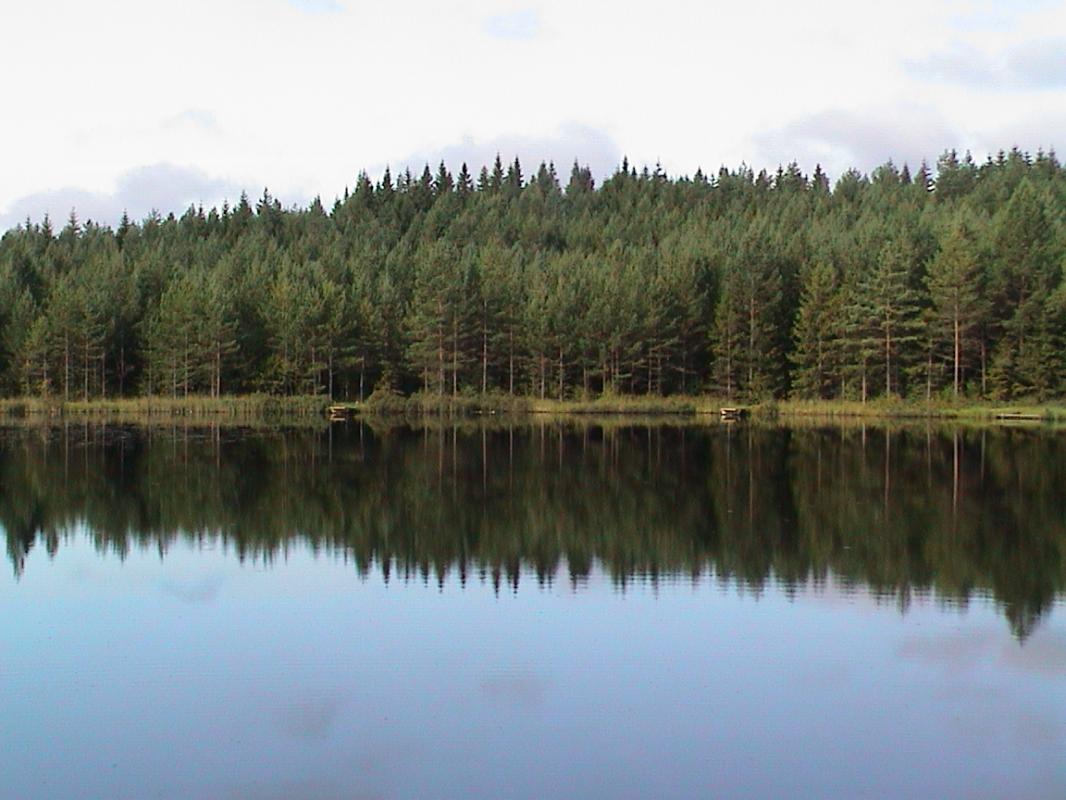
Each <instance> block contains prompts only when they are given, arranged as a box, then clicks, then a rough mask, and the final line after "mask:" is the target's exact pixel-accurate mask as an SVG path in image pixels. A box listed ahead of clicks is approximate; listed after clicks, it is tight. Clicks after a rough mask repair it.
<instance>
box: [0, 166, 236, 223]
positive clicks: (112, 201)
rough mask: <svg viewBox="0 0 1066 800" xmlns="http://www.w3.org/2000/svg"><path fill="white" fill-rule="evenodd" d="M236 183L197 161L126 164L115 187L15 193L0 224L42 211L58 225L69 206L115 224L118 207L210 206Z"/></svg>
mask: <svg viewBox="0 0 1066 800" xmlns="http://www.w3.org/2000/svg"><path fill="white" fill-rule="evenodd" d="M240 191H241V190H240V187H239V186H236V185H235V184H232V183H229V182H227V181H225V180H222V179H221V178H214V177H211V176H210V175H208V174H207V173H206V172H204V171H203V170H200V169H197V168H196V167H182V166H178V165H176V164H166V163H162V164H152V165H149V166H143V167H137V168H135V169H131V170H129V171H127V172H125V173H123V174H122V175H121V176H119V178H118V181H117V182H116V185H115V191H114V192H90V191H86V190H84V189H79V188H77V187H73V186H67V187H63V188H61V189H52V190H49V191H44V192H37V193H35V194H31V195H26V196H25V197H20V198H19V199H17V200H15V201H14V202H13V203H11V205H10V206H8V209H7V211H6V213H3V214H0V230H6V229H7V228H11V227H13V226H15V225H17V224H18V223H20V222H23V221H25V219H26V217H30V218H31V219H33V220H40V219H41V218H42V217H43V216H44V215H45V214H48V215H49V216H50V217H51V218H52V222H53V225H55V226H57V227H58V226H61V225H62V224H63V222H64V221H65V220H66V218H67V215H68V214H70V210H71V209H72V208H73V209H74V210H75V211H76V212H77V215H78V219H80V220H82V221H83V222H84V221H85V220H89V219H91V220H93V221H94V222H99V223H103V224H112V225H113V224H115V223H117V222H118V221H119V219H121V217H122V212H123V211H128V212H129V215H130V217H131V218H133V219H142V218H143V217H145V216H147V215H148V214H149V212H151V211H153V210H155V211H159V212H160V213H162V214H164V215H165V214H167V213H170V212H172V211H173V212H175V213H179V214H180V213H181V212H183V211H184V210H185V209H186V208H188V207H189V206H190V205H192V204H194V203H203V204H204V205H205V206H211V205H214V204H216V203H219V202H221V201H222V199H224V198H226V197H231V198H236V197H237V196H238V195H239V194H240Z"/></svg>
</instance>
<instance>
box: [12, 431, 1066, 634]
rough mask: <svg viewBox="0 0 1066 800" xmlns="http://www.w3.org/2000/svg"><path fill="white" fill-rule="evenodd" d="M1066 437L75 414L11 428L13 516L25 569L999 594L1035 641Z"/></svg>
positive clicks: (903, 600)
mask: <svg viewBox="0 0 1066 800" xmlns="http://www.w3.org/2000/svg"><path fill="white" fill-rule="evenodd" d="M1063 447H1064V444H1063V440H1062V438H1061V437H1060V436H1055V435H1048V434H1046V433H1044V432H1041V431H1039V430H1033V429H1030V430H1022V429H1004V428H999V429H989V430H972V429H971V430H960V429H945V430H943V431H930V430H928V429H926V428H911V429H902V430H888V429H872V428H871V429H866V428H863V427H858V426H856V427H854V428H852V429H839V428H838V429H834V428H810V429H771V428H760V427H754V426H747V427H745V428H740V429H734V428H730V427H727V426H717V427H712V428H707V427H683V426H676V427H675V426H657V427H650V428H649V427H603V426H600V425H595V424H592V425H585V424H580V425H577V424H575V425H568V426H555V425H550V424H547V425H545V424H530V425H524V426H520V427H495V428H494V427H487V426H467V427H464V428H462V429H461V430H460V429H458V428H454V427H448V426H426V427H424V428H421V429H415V430H412V429H408V428H405V427H397V428H390V429H387V430H379V432H375V430H374V429H373V428H371V427H364V426H361V425H360V426H355V425H353V426H347V427H339V428H335V429H334V430H333V431H332V432H320V433H311V432H307V433H296V432H291V431H290V432H288V433H286V434H284V435H277V436H272V435H270V434H268V433H260V434H257V435H255V436H247V437H238V436H234V435H233V434H232V432H226V431H225V430H224V429H223V430H219V429H213V430H212V429H206V428H181V427H176V428H155V429H152V428H148V429H127V428H110V427H98V426H89V425H84V426H83V425H71V426H69V427H67V428H66V429H51V430H50V431H42V430H40V429H28V430H26V431H24V432H22V433H19V434H16V433H12V432H10V431H9V432H8V433H7V434H6V435H5V436H4V438H3V439H2V440H0V529H2V530H3V531H4V533H5V535H6V540H7V541H6V546H7V554H8V557H9V558H10V560H11V565H12V567H13V568H14V571H15V574H16V576H18V575H19V574H21V573H22V571H23V570H30V569H34V567H33V564H32V561H29V560H27V556H28V555H29V554H31V553H33V552H34V549H35V548H43V549H44V550H46V551H47V552H48V553H50V554H55V553H56V552H57V551H58V550H59V549H60V548H61V547H62V546H63V543H64V542H65V541H67V540H69V539H70V538H75V539H80V537H82V536H89V537H90V538H91V540H92V541H93V542H94V544H95V546H96V547H97V548H98V549H99V550H100V551H101V552H106V553H109V554H113V555H117V556H120V557H122V556H125V555H126V554H127V553H129V552H130V551H131V550H135V549H146V550H148V551H151V552H158V553H159V554H160V556H162V555H164V554H165V553H166V552H167V551H168V550H170V549H171V548H173V547H179V546H182V545H183V544H191V545H195V544H197V543H214V544H221V545H222V546H223V547H224V548H225V549H226V550H227V551H228V552H232V553H234V554H236V556H238V557H240V558H248V559H255V560H257V561H261V562H268V563H269V562H271V561H273V560H275V559H282V558H284V556H285V554H286V553H288V552H289V551H290V550H292V549H293V548H295V547H307V548H310V549H312V550H314V551H315V552H324V553H331V554H334V555H337V556H343V557H345V558H347V559H349V560H350V562H351V563H352V564H353V571H354V570H357V571H358V572H359V573H360V574H362V575H369V574H375V573H376V574H381V575H382V576H384V577H385V578H386V579H391V578H397V579H401V580H418V581H427V582H428V581H433V582H440V583H443V582H444V581H446V580H451V579H458V580H459V581H466V580H486V581H491V582H492V583H494V584H496V585H497V588H499V589H501V590H506V589H507V586H508V585H510V587H511V588H512V589H513V590H516V591H517V590H518V589H519V581H520V580H530V579H534V580H536V581H539V582H541V583H547V582H551V581H552V580H556V579H562V580H566V579H569V580H570V581H573V582H574V583H575V584H578V585H579V584H580V583H581V582H582V581H583V580H584V579H585V578H586V576H588V575H590V574H592V573H593V572H598V571H600V572H603V573H606V574H607V575H609V576H610V578H611V579H612V580H613V581H614V582H615V583H616V584H617V585H618V586H619V587H624V586H626V585H627V584H628V583H631V582H634V581H636V582H640V581H649V582H654V581H657V580H697V579H700V578H701V577H702V578H703V579H712V580H715V581H722V582H723V583H728V584H734V585H738V586H742V587H744V588H745V589H748V590H751V591H753V592H761V591H765V590H767V589H768V588H771V587H777V588H780V589H783V590H784V591H788V592H791V591H799V590H801V589H803V588H804V587H810V586H819V585H824V584H825V583H827V582H830V581H831V582H832V583H833V584H834V585H837V586H844V587H848V586H851V587H861V588H863V589H865V590H868V591H869V592H870V593H871V594H873V595H874V596H876V597H878V598H880V599H882V600H884V601H885V602H887V603H894V604H899V605H900V606H901V607H906V605H907V603H909V602H910V600H911V599H912V598H914V597H928V596H930V595H931V594H933V595H935V596H936V597H937V598H938V599H939V600H940V601H942V602H951V603H958V604H965V603H967V602H969V600H970V599H972V598H987V597H991V598H994V599H995V601H996V602H997V604H998V605H999V607H1000V609H1001V610H1002V612H1003V613H1004V615H1005V616H1006V617H1007V619H1008V620H1009V622H1010V624H1011V627H1012V629H1013V630H1014V631H1015V633H1016V634H1017V635H1019V636H1025V635H1027V633H1028V632H1029V631H1031V630H1032V629H1033V627H1034V626H1035V625H1036V624H1037V623H1038V621H1039V620H1040V619H1041V618H1043V617H1044V616H1045V615H1046V614H1048V613H1049V612H1050V611H1051V609H1052V608H1054V607H1055V604H1056V602H1058V601H1059V600H1060V599H1061V598H1062V596H1063V593H1064V592H1066V519H1064V517H1063V514H1062V509H1063V507H1064V502H1066V497H1064V495H1066V458H1063V453H1062V450H1063ZM160 487H165V490H164V491H161V490H160Z"/></svg>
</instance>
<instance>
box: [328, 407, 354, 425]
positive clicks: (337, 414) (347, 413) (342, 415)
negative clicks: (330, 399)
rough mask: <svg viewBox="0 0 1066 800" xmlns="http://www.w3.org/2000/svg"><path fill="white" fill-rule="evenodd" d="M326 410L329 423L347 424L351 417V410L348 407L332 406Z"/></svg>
mask: <svg viewBox="0 0 1066 800" xmlns="http://www.w3.org/2000/svg"><path fill="white" fill-rule="evenodd" d="M326 410H327V411H328V412H329V421H330V422H347V421H348V420H349V419H351V416H352V409H351V407H350V406H336V405H334V406H330V407H329V408H328V409H326Z"/></svg>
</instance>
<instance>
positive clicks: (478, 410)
mask: <svg viewBox="0 0 1066 800" xmlns="http://www.w3.org/2000/svg"><path fill="white" fill-rule="evenodd" d="M722 408H736V409H739V410H740V411H741V412H742V413H743V414H744V415H745V416H747V417H749V418H750V419H752V420H755V421H770V420H774V419H780V420H784V419H790V418H804V419H808V420H818V419H820V420H845V419H849V420H857V419H870V420H923V419H924V420H956V421H982V422H1015V423H1017V422H1023V423H1025V422H1027V423H1037V424H1039V423H1050V422H1066V401H1055V402H1045V403H1039V402H1028V401H1024V400H1023V401H1019V402H1016V403H1005V402H999V401H974V402H963V403H959V404H954V403H925V402H912V401H903V400H892V401H885V400H873V401H869V402H867V403H862V402H859V401H851V400H818V401H815V400H778V401H769V402H764V403H751V404H738V403H737V401H729V400H725V399H722V398H715V397H711V396H693V395H689V396H671V397H654V396H628V395H618V396H609V397H598V398H592V399H588V400H548V399H539V398H531V397H523V396H518V395H515V396H510V395H484V396H480V395H460V396H458V397H450V396H447V397H439V396H436V395H433V396H426V395H422V394H415V395H412V396H410V397H403V396H400V395H390V396H388V397H387V398H385V399H384V400H383V399H381V398H375V397H371V399H370V400H369V401H367V402H363V403H360V402H351V401H333V402H331V401H330V400H329V399H328V398H327V397H325V396H324V395H311V396H292V397H285V396H274V395H265V394H251V395H236V396H226V397H201V396H196V397H187V398H184V397H182V398H174V397H135V398H116V399H108V400H100V399H98V400H89V401H87V402H86V401H73V400H72V401H67V402H64V401H62V400H56V399H54V398H34V397H30V398H11V399H4V400H0V420H16V419H31V418H32V419H44V418H47V419H69V418H76V419H84V418H110V417H124V418H149V419H182V418H184V419H203V420H218V419H230V420H244V419H246V420H262V419H284V418H303V419H328V418H330V416H331V415H333V416H336V417H340V418H347V417H425V416H434V417H484V416H562V417H565V416H589V415H592V416H622V415H626V416H661V417H682V418H707V417H713V418H714V419H718V418H719V417H720V412H721V409H722Z"/></svg>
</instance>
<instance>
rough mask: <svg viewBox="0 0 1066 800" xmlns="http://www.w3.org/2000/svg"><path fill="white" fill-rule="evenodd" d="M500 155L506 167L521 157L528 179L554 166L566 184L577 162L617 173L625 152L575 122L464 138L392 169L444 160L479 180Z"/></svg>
mask: <svg viewBox="0 0 1066 800" xmlns="http://www.w3.org/2000/svg"><path fill="white" fill-rule="evenodd" d="M497 154H499V156H500V158H501V159H502V160H503V162H504V164H505V165H506V164H509V163H510V162H512V161H514V159H515V158H516V157H517V158H518V159H519V161H520V162H521V165H522V171H523V172H524V173H525V175H526V177H527V178H528V177H530V176H531V175H532V174H533V173H534V172H535V171H536V169H537V168H538V167H539V166H540V163H541V162H542V161H543V162H545V163H554V164H555V169H556V172H557V173H558V174H559V180H560V181H562V182H563V183H565V182H566V180H567V179H568V177H569V175H570V168H571V166H572V165H573V163H574V161H575V160H576V161H578V162H580V164H581V165H582V166H588V167H589V168H590V169H591V170H592V174H593V175H594V176H596V177H597V178H599V179H602V178H603V177H604V176H607V175H610V174H611V173H613V172H614V170H615V169H616V168H617V166H618V165H619V163H620V162H621V160H622V151H621V150H620V149H619V147H618V144H617V143H616V142H615V141H614V140H613V139H612V138H611V136H610V135H609V134H607V133H605V132H604V131H600V130H596V129H594V128H590V127H588V126H585V125H581V124H578V123H573V122H571V123H566V124H564V125H561V126H560V127H559V128H558V130H556V131H552V132H549V133H548V134H546V135H543V136H538V135H528V136H527V135H522V134H514V135H506V136H498V137H494V138H491V139H483V140H477V139H474V138H473V137H471V136H464V137H463V138H462V139H461V140H460V141H458V142H456V143H454V144H449V145H446V146H444V147H441V148H437V149H434V150H428V151H425V152H419V153H413V154H411V155H408V156H404V157H402V158H400V159H397V160H396V161H395V162H394V163H393V164H391V165H390V167H391V169H392V170H393V171H394V172H399V171H400V170H403V169H405V168H410V169H411V171H412V172H414V173H416V174H417V173H420V172H421V171H422V168H423V166H425V165H426V164H428V165H429V166H430V169H435V168H436V166H437V165H438V164H439V163H440V162H441V161H443V162H444V163H445V164H446V165H447V166H448V168H449V169H451V170H452V171H453V172H458V170H459V168H460V167H461V166H462V165H463V164H464V163H465V164H466V165H467V166H468V168H469V170H470V173H471V174H472V175H473V176H474V178H475V179H476V178H477V173H478V171H479V169H480V168H481V167H482V166H483V165H486V166H488V165H491V164H492V163H493V161H494V160H495V159H496V155H497ZM385 166H386V165H385V164H380V165H377V166H375V167H374V168H372V170H371V171H370V172H371V174H373V175H375V176H377V175H378V174H380V173H381V172H382V171H383V170H384V168H385Z"/></svg>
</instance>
